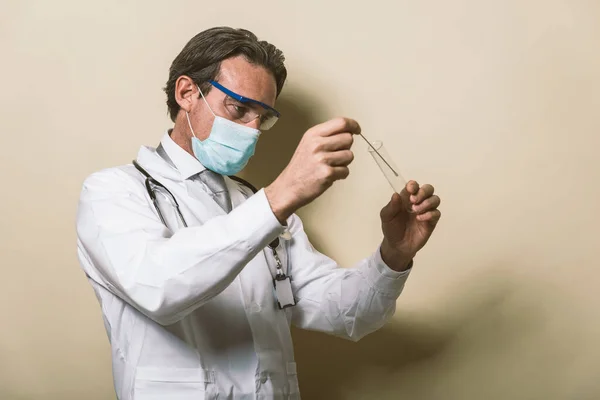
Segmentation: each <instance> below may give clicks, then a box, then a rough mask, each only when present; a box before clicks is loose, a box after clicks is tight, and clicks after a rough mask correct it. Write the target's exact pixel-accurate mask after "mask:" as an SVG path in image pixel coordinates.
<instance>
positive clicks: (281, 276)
mask: <svg viewBox="0 0 600 400" xmlns="http://www.w3.org/2000/svg"><path fill="white" fill-rule="evenodd" d="M160 150H162V149H160ZM132 163H133V166H134V167H135V168H136V169H137V170H138V171H139V172H140V173H141V174H142V175H144V177H146V180H145V181H144V186H145V187H146V191H147V192H148V195H149V196H150V199H151V200H152V203H153V204H154V208H155V209H156V212H157V213H158V216H159V218H160V220H161V222H162V223H163V225H165V226H166V227H167V228H168V227H169V226H168V225H167V221H166V220H165V218H164V216H163V214H162V212H161V211H160V207H159V205H158V198H157V197H156V192H155V188H154V187H153V185H154V186H156V187H159V188H161V190H164V192H165V193H166V194H168V195H169V200H170V201H171V202H172V204H173V206H174V207H175V211H176V212H177V217H178V218H179V220H180V221H181V223H182V224H183V226H184V227H186V228H187V227H188V224H187V222H186V220H185V217H184V216H183V214H182V213H181V209H180V208H179V203H178V202H177V199H176V198H175V196H174V195H173V193H171V191H170V190H169V189H167V188H166V186H165V185H163V184H162V183H160V182H159V181H157V180H156V179H154V178H153V177H152V175H150V173H149V172H148V171H146V170H145V169H144V168H143V167H142V166H141V165H140V164H139V163H138V162H137V161H136V160H133V161H132ZM229 178H231V179H233V180H235V181H237V182H240V183H241V184H243V185H245V186H247V187H248V188H250V189H251V190H252V192H253V193H256V192H257V190H256V188H255V187H254V186H252V185H251V184H250V183H249V182H247V181H245V180H244V179H242V178H239V177H237V176H229ZM282 237H283V238H284V239H288V240H289V238H291V235H290V233H289V232H287V231H286V232H284V234H283V235H282ZM278 246H279V237H276V238H275V240H273V241H272V242H271V243H269V248H270V249H271V252H272V253H273V258H274V259H275V264H276V276H275V278H274V282H276V281H285V280H288V278H289V277H288V276H287V275H286V274H285V272H284V271H283V264H282V262H281V259H280V258H279V255H278V254H277V250H276V249H277V247H278ZM290 305H295V302H294V303H293V304H290ZM288 306H289V305H288ZM285 307H287V306H281V305H280V308H285Z"/></svg>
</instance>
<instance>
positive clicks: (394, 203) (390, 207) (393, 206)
mask: <svg viewBox="0 0 600 400" xmlns="http://www.w3.org/2000/svg"><path fill="white" fill-rule="evenodd" d="M400 210H402V198H401V197H400V195H399V194H398V193H394V194H393V195H392V198H391V200H390V202H389V203H387V204H386V205H385V207H383V208H382V209H381V213H380V214H379V216H380V217H381V222H389V221H391V220H392V219H394V217H395V216H396V215H397V214H398V213H399V212H400Z"/></svg>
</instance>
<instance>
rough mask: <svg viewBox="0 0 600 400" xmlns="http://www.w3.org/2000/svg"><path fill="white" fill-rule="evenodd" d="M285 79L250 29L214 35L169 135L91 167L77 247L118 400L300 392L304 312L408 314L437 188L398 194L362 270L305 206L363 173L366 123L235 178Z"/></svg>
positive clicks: (186, 75)
mask: <svg viewBox="0 0 600 400" xmlns="http://www.w3.org/2000/svg"><path fill="white" fill-rule="evenodd" d="M285 78H286V70H285V67H284V64H283V55H282V53H281V52H280V51H279V50H278V49H276V48H275V47H274V46H273V45H271V44H269V43H267V42H264V41H258V40H257V39H256V37H255V36H254V35H253V34H252V33H251V32H248V31H245V30H235V29H231V28H214V29H210V30H207V31H204V32H201V33H199V34H198V35H197V36H195V37H194V38H192V39H191V40H190V42H189V43H188V44H187V45H186V46H185V47H184V49H183V50H182V51H181V53H180V54H179V56H177V58H176V59H175V60H174V61H173V64H172V67H171V69H170V74H169V80H168V82H167V86H166V89H165V90H166V92H167V98H168V100H167V104H168V107H169V111H170V114H171V117H172V119H173V121H174V126H173V128H172V129H169V130H168V131H167V132H166V133H165V134H164V136H163V138H162V141H161V143H160V145H159V146H157V147H156V148H151V147H142V148H141V149H140V151H139V153H138V154H137V157H136V163H135V164H136V165H133V163H132V164H128V165H123V166H119V167H115V168H109V169H106V170H102V171H99V172H96V173H94V174H92V175H90V176H89V177H88V178H87V179H86V180H85V182H84V184H83V189H82V192H81V199H80V204H79V209H78V214H77V235H78V243H77V245H78V255H79V260H80V263H81V266H82V268H83V270H84V271H85V273H86V275H87V277H88V279H89V282H90V283H91V285H92V287H93V289H94V291H95V293H96V296H97V298H98V300H99V303H100V306H101V309H102V313H103V317H104V325H105V328H106V332H107V334H108V337H109V340H110V344H111V349H112V360H113V361H112V362H113V375H114V385H115V390H116V393H117V397H118V398H119V399H121V400H129V399H135V400H150V399H152V400H155V399H168V400H192V399H194V400H200V399H217V398H218V399H299V398H300V394H299V390H298V380H297V376H296V363H295V362H294V354H293V346H292V339H291V336H290V324H294V325H296V326H298V327H300V328H305V329H311V330H318V331H323V332H327V333H329V334H333V335H337V336H341V337H344V338H348V339H351V340H358V339H360V338H361V337H363V336H365V335H367V334H368V333H370V332H373V331H375V330H377V329H378V328H380V327H381V326H382V325H383V324H384V323H385V322H386V321H388V320H389V318H390V317H391V316H392V315H393V313H394V311H395V305H396V299H397V298H398V296H399V295H400V293H401V291H402V288H403V286H404V283H405V281H406V279H407V276H408V274H409V272H410V269H411V267H412V260H413V258H414V256H415V254H416V253H417V251H418V250H420V249H421V248H422V247H423V245H425V243H426V242H427V240H428V238H429V237H430V235H431V233H432V231H433V230H434V227H435V225H436V223H437V221H438V219H439V218H440V212H439V210H438V205H439V203H440V200H439V197H437V196H436V195H434V194H433V187H432V186H430V185H422V186H420V185H418V184H417V183H416V182H414V181H410V182H409V183H408V184H407V187H406V189H405V191H403V193H401V194H400V195H399V194H394V196H393V197H392V199H391V201H390V202H389V204H387V205H386V206H385V207H384V208H383V209H382V210H381V221H382V230H383V240H382V242H381V245H380V246H378V248H376V249H374V251H373V253H372V254H371V255H369V256H367V257H366V258H365V259H363V260H362V261H360V262H359V263H358V264H357V265H356V266H354V267H353V268H341V267H339V266H338V265H337V264H336V263H335V261H333V260H332V259H330V258H328V257H327V256H325V255H323V254H320V253H319V252H317V251H316V250H315V249H314V248H313V246H311V244H310V242H309V240H308V238H307V236H306V234H305V232H304V230H303V227H302V222H301V221H300V219H299V218H298V216H296V215H295V211H296V210H298V209H299V208H300V207H302V206H304V205H306V204H307V203H309V202H311V201H312V200H314V199H315V198H317V197H318V196H319V195H321V194H322V193H323V192H324V191H325V190H327V188H329V187H330V186H331V185H332V184H333V183H334V182H335V181H336V180H338V179H344V178H345V177H346V176H347V175H348V173H349V170H348V165H349V164H350V163H351V162H352V158H353V156H352V152H351V150H350V148H351V145H352V140H353V139H352V138H353V134H356V133H358V132H360V127H359V125H358V123H357V122H356V121H354V120H352V119H347V118H336V119H332V120H330V121H327V122H324V123H322V124H320V125H317V126H315V127H313V128H311V129H309V130H308V131H307V132H306V133H305V134H304V136H303V138H302V140H301V142H300V144H299V145H298V148H297V150H296V152H295V154H294V155H293V157H292V159H291V161H290V163H289V165H288V166H287V167H286V168H285V169H284V171H283V172H282V173H281V175H280V176H279V177H278V178H277V179H276V180H275V181H274V182H273V183H272V184H270V185H269V186H267V187H265V188H261V189H260V190H255V189H254V188H252V187H251V186H249V185H247V184H245V183H244V182H242V181H239V180H236V179H235V178H230V177H229V176H233V175H234V174H235V173H237V172H239V170H241V169H242V168H243V167H244V166H245V165H246V162H247V161H248V159H249V158H250V156H252V154H253V152H254V146H255V144H256V140H257V139H258V136H259V134H260V131H261V130H264V129H268V128H269V127H270V126H272V124H273V123H274V122H275V121H276V120H277V118H278V117H279V113H278V112H277V111H276V110H275V108H274V106H275V100H276V98H277V96H278V95H279V93H280V91H281V89H282V87H283V82H284V81H285ZM119 134H125V133H124V132H120V133H119ZM409 208H411V209H412V211H413V212H412V213H410V212H409V211H408V209H409ZM278 285H279V286H278Z"/></svg>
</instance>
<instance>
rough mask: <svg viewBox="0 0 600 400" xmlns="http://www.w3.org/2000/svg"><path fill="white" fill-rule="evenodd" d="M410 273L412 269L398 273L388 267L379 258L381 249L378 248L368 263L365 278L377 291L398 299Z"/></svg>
mask: <svg viewBox="0 0 600 400" xmlns="http://www.w3.org/2000/svg"><path fill="white" fill-rule="evenodd" d="M410 271H412V268H409V269H407V270H406V271H401V272H398V271H394V270H393V269H391V268H390V267H388V266H387V264H386V263H385V262H384V261H383V259H382V258H381V249H380V248H379V247H378V248H377V251H375V253H374V254H373V255H372V256H371V257H370V259H369V261H368V269H367V278H368V280H369V283H370V284H371V286H372V287H373V288H375V289H376V290H377V291H379V292H381V293H383V294H385V295H388V296H393V297H398V296H400V293H401V292H402V289H403V288H404V284H405V283H406V280H407V279H408V275H409V274H410Z"/></svg>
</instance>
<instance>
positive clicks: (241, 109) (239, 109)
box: [227, 103, 249, 119]
mask: <svg viewBox="0 0 600 400" xmlns="http://www.w3.org/2000/svg"><path fill="white" fill-rule="evenodd" d="M227 109H228V110H229V113H230V114H231V117H232V118H234V119H240V118H242V117H243V116H244V115H246V114H247V113H248V111H249V110H248V107H246V106H243V105H241V104H240V103H229V104H227Z"/></svg>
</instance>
